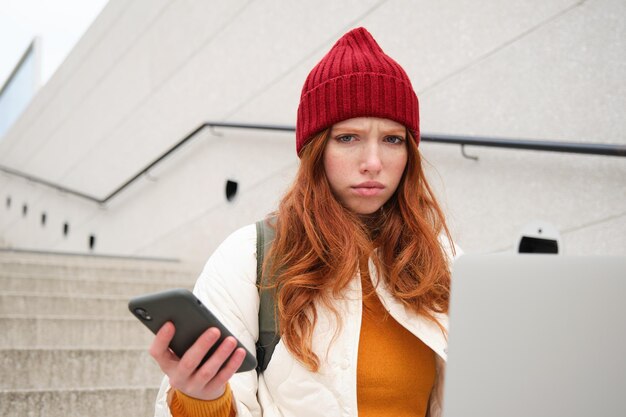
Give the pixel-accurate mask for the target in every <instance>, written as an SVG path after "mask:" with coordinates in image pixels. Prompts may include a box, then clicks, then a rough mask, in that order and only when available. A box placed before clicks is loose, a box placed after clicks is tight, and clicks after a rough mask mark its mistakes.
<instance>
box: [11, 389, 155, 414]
mask: <svg viewBox="0 0 626 417" xmlns="http://www.w3.org/2000/svg"><path fill="white" fill-rule="evenodd" d="M157 392H158V388H156V387H140V388H137V387H128V388H124V387H121V388H102V389H77V390H15V391H8V392H7V391H4V392H0V416H3V417H24V416H46V417H68V416H98V417H119V416H136V417H150V416H153V415H154V400H155V398H156V394H157Z"/></svg>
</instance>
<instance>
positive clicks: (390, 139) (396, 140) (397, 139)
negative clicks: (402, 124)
mask: <svg viewBox="0 0 626 417" xmlns="http://www.w3.org/2000/svg"><path fill="white" fill-rule="evenodd" d="M385 142H389V143H402V142H404V138H403V137H402V136H387V137H385Z"/></svg>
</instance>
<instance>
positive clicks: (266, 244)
mask: <svg viewBox="0 0 626 417" xmlns="http://www.w3.org/2000/svg"><path fill="white" fill-rule="evenodd" d="M268 221H269V219H264V220H259V221H258V222H256V285H257V288H258V289H259V299H260V305H259V340H258V341H257V343H256V359H257V372H259V373H261V372H263V371H264V370H265V368H267V364H268V363H269V362H270V359H272V354H273V353H274V348H275V347H276V344H278V341H279V340H280V336H279V334H278V326H277V325H276V314H275V313H276V312H275V304H274V300H275V296H276V290H275V288H267V284H268V283H271V282H272V281H273V280H272V279H270V280H269V281H268V279H267V277H264V276H263V259H264V256H265V253H266V251H268V250H269V248H270V246H271V245H272V242H273V240H274V234H275V231H274V229H273V228H272V227H270V225H269V224H268Z"/></svg>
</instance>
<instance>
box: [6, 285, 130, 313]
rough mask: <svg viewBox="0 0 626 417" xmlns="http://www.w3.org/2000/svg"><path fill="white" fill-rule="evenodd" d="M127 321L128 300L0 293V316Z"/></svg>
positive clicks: (111, 297) (93, 296)
mask: <svg viewBox="0 0 626 417" xmlns="http://www.w3.org/2000/svg"><path fill="white" fill-rule="evenodd" d="M9 314H20V315H30V316H42V315H55V316H79V317H128V315H129V314H130V312H129V311H128V297H122V296H105V295H74V296H70V295H64V294H54V293H53V294H45V293H36V294H27V293H20V292H8V291H2V292H0V315H9Z"/></svg>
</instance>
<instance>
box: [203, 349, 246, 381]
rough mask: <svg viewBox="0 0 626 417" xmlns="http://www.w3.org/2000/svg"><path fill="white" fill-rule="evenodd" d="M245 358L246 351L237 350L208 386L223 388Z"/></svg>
mask: <svg viewBox="0 0 626 417" xmlns="http://www.w3.org/2000/svg"><path fill="white" fill-rule="evenodd" d="M245 358H246V351H245V350H244V349H243V348H238V349H236V350H235V352H234V353H233V354H232V355H231V356H230V359H229V360H228V362H226V365H224V366H223V367H222V369H221V370H220V371H219V372H218V373H217V375H215V377H214V378H213V379H212V380H211V382H210V383H209V385H211V386H216V387H219V386H224V385H226V383H227V382H228V380H229V379H230V378H231V377H232V376H233V375H235V372H237V369H239V367H241V364H242V363H243V361H244V359H245Z"/></svg>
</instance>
